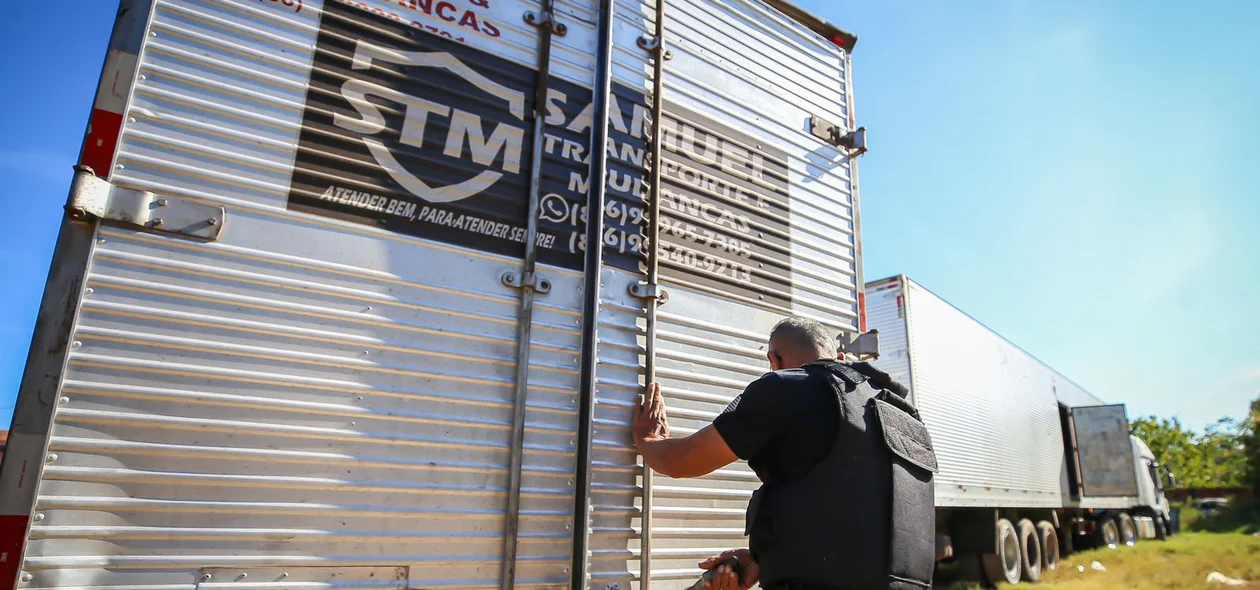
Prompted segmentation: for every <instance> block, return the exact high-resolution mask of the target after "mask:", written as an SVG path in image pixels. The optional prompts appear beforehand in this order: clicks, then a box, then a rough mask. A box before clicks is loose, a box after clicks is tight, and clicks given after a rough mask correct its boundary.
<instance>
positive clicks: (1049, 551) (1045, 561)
mask: <svg viewBox="0 0 1260 590" xmlns="http://www.w3.org/2000/svg"><path fill="white" fill-rule="evenodd" d="M1037 538H1038V539H1039V540H1040V541H1041V569H1042V571H1047V572H1052V571H1055V570H1057V569H1059V533H1058V531H1055V530H1054V525H1052V524H1050V523H1048V522H1046V521H1044V520H1043V521H1041V522H1039V523H1037Z"/></svg>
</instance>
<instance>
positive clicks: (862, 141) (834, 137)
mask: <svg viewBox="0 0 1260 590" xmlns="http://www.w3.org/2000/svg"><path fill="white" fill-rule="evenodd" d="M809 132H810V133H812V134H813V135H814V137H817V138H819V139H821V140H823V141H825V142H827V143H829V144H831V145H834V146H836V147H842V148H845V149H847V150H849V152H848V155H849V157H850V158H856V157H858V156H860V155H862V154H865V153H866V128H865V127H858V128H857V129H854V130H853V131H850V132H848V133H845V131H844V128H843V127H841V126H839V125H836V124H835V123H831V122H830V121H827V120H826V119H823V118H822V117H819V116H817V115H814V116H811V117H810V118H809Z"/></svg>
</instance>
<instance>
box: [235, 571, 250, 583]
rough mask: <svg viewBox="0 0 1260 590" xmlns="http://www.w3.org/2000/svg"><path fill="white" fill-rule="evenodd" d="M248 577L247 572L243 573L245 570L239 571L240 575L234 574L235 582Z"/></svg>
mask: <svg viewBox="0 0 1260 590" xmlns="http://www.w3.org/2000/svg"><path fill="white" fill-rule="evenodd" d="M248 577H249V574H247V573H245V572H241V575H239V576H236V581H237V582H239V581H241V580H244V579H245V578H248Z"/></svg>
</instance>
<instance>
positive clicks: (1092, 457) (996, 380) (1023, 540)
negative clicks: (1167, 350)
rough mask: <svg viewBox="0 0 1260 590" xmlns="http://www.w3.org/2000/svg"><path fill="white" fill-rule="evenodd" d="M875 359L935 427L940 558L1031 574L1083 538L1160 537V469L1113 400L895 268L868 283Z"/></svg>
mask: <svg viewBox="0 0 1260 590" xmlns="http://www.w3.org/2000/svg"><path fill="white" fill-rule="evenodd" d="M866 297H867V309H868V313H869V321H870V327H871V328H872V329H874V330H877V331H878V332H879V343H880V357H879V359H878V360H877V361H875V364H876V365H877V366H879V367H880V368H882V369H883V370H885V371H887V372H889V373H890V374H891V375H892V376H893V377H894V378H896V379H898V380H899V381H901V382H902V383H904V384H905V385H906V386H907V387H908V388H909V389H910V392H911V393H910V396H911V400H912V402H913V403H914V404H915V405H916V406H917V407H918V408H919V411H920V413H921V415H922V417H923V421H924V423H925V424H926V425H927V427H928V431H929V432H930V433H931V435H932V441H933V445H934V446H935V450H936V455H937V461H938V463H939V465H940V472H939V473H938V474H937V475H936V504H937V514H938V517H937V527H938V534H939V537H938V545H939V548H938V549H939V551H938V558H940V559H942V560H944V559H966V560H972V559H974V558H975V557H976V556H977V555H978V556H980V559H979V562H980V565H981V566H982V567H981V569H983V570H984V573H985V575H986V576H987V577H988V578H989V579H990V581H994V582H996V581H1006V582H1009V583H1016V582H1018V581H1020V579H1021V578H1022V579H1024V580H1027V581H1035V580H1036V579H1037V578H1039V577H1040V573H1041V571H1042V569H1043V568H1046V567H1053V566H1054V565H1056V564H1057V560H1058V556H1059V554H1060V552H1061V551H1063V550H1066V551H1070V550H1071V548H1072V547H1074V546H1079V545H1080V544H1082V543H1105V544H1107V545H1110V546H1113V547H1114V546H1116V545H1120V544H1130V545H1131V544H1133V543H1135V542H1137V540H1138V539H1139V538H1142V537H1145V538H1154V537H1161V538H1162V537H1163V536H1164V535H1165V534H1166V533H1167V530H1168V518H1169V514H1168V503H1167V501H1166V500H1165V498H1164V495H1163V491H1162V490H1163V484H1164V482H1165V481H1166V479H1167V477H1168V475H1167V473H1166V472H1161V468H1160V466H1159V465H1158V464H1157V463H1156V462H1155V458H1154V456H1153V455H1152V454H1151V452H1150V450H1149V449H1148V448H1147V447H1146V445H1145V444H1144V443H1142V441H1140V440H1138V439H1137V438H1136V437H1131V436H1130V435H1129V423H1128V419H1127V417H1126V414H1125V409H1124V406H1123V405H1106V404H1104V403H1103V402H1102V400H1100V399H1098V398H1097V397H1095V396H1094V395H1092V394H1090V393H1089V392H1088V391H1086V390H1085V389H1084V388H1082V387H1080V386H1079V385H1077V384H1076V383H1073V382H1072V381H1071V380H1070V379H1068V378H1066V377H1064V376H1063V375H1062V374H1061V373H1059V372H1057V371H1055V370H1054V369H1052V368H1050V367H1049V366H1047V365H1045V364H1044V363H1042V362H1041V361H1039V360H1037V359H1036V358H1035V357H1033V356H1032V355H1030V354H1028V353H1027V352H1025V351H1024V350H1022V349H1020V348H1019V347H1018V346H1016V345H1015V344H1013V343H1011V342H1010V341H1008V340H1006V339H1004V338H1002V337H1001V336H999V335H998V334H996V333H995V332H993V331H992V330H989V329H988V328H986V327H985V326H984V325H983V324H981V323H980V322H978V321H976V320H975V319H974V318H972V317H970V316H968V315H967V314H966V313H964V312H962V311H961V310H959V309H958V308H955V307H954V306H952V305H950V304H949V303H948V302H946V301H945V300H943V299H941V298H940V297H937V296H936V295H935V294H933V293H931V292H930V291H928V290H927V289H925V288H924V287H922V286H921V285H919V284H918V283H916V282H914V281H912V280H910V279H909V278H907V277H905V276H897V277H891V278H888V279H883V280H878V281H873V282H870V283H867V285H866Z"/></svg>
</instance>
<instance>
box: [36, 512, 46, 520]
mask: <svg viewBox="0 0 1260 590" xmlns="http://www.w3.org/2000/svg"><path fill="white" fill-rule="evenodd" d="M41 520H44V513H43V512H40V513H39V514H36V515H35V522H39V521H41Z"/></svg>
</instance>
